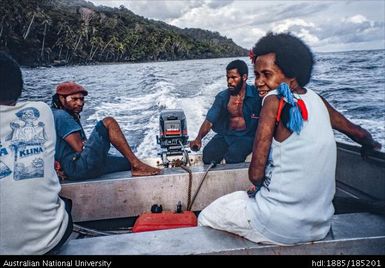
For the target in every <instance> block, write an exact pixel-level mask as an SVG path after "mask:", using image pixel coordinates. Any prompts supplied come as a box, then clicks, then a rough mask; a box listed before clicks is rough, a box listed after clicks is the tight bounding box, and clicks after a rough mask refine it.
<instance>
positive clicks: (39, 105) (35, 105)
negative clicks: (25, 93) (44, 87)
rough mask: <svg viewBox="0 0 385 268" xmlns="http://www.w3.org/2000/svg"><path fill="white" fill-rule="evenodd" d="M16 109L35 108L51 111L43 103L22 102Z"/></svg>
mask: <svg viewBox="0 0 385 268" xmlns="http://www.w3.org/2000/svg"><path fill="white" fill-rule="evenodd" d="M16 107H18V108H20V109H23V108H27V107H33V108H36V109H39V110H49V106H48V105H47V104H46V103H45V102H42V101H21V102H18V103H17V104H16Z"/></svg>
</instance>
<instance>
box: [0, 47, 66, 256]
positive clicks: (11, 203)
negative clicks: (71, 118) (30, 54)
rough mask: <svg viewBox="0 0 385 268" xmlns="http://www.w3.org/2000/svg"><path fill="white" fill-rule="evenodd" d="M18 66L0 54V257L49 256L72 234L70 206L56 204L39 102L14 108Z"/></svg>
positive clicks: (49, 125)
mask: <svg viewBox="0 0 385 268" xmlns="http://www.w3.org/2000/svg"><path fill="white" fill-rule="evenodd" d="M22 89H23V79H22V73H21V70H20V68H19V66H18V64H17V63H16V62H15V61H14V60H13V59H12V58H11V57H9V56H8V55H7V54H5V53H3V52H0V124H1V128H0V255H15V254H17V255H25V254H28V255H36V254H39V255H40V254H46V253H49V254H51V253H54V251H55V250H56V249H58V248H59V247H60V246H61V245H62V244H64V242H65V241H66V240H67V238H68V237H69V236H70V234H71V232H72V219H71V215H70V203H68V204H66V203H65V202H64V201H63V200H62V199H61V198H59V192H60V189H61V186H60V183H59V179H58V177H57V175H56V172H55V170H54V154H55V143H56V133H55V126H54V120H53V115H52V112H51V109H50V108H49V107H48V105H47V104H45V103H43V102H17V100H18V98H19V97H20V95H21V91H22Z"/></svg>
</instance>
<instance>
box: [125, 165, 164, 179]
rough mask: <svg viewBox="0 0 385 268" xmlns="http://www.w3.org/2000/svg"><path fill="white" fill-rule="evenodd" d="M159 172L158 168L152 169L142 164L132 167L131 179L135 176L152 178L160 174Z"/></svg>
mask: <svg viewBox="0 0 385 268" xmlns="http://www.w3.org/2000/svg"><path fill="white" fill-rule="evenodd" d="M160 172H161V170H160V169H159V168H154V167H151V166H149V165H146V164H144V163H140V164H138V165H136V166H133V167H132V169H131V174H132V176H133V177H137V176H153V175H158V174H160Z"/></svg>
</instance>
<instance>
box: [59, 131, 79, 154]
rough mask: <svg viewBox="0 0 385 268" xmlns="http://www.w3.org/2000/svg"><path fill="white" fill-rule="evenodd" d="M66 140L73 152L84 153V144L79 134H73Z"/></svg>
mask: <svg viewBox="0 0 385 268" xmlns="http://www.w3.org/2000/svg"><path fill="white" fill-rule="evenodd" d="M64 140H65V141H66V142H67V143H68V144H69V145H70V146H71V148H72V150H74V151H75V152H77V153H80V152H81V151H83V146H84V143H83V141H82V139H81V137H80V133H79V132H73V133H71V134H69V135H68V136H67V137H65V138H64Z"/></svg>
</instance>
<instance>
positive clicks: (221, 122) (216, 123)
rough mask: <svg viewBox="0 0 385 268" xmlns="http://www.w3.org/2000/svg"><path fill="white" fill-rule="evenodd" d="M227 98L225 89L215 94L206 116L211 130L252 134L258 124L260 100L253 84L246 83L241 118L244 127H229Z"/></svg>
mask: <svg viewBox="0 0 385 268" xmlns="http://www.w3.org/2000/svg"><path fill="white" fill-rule="evenodd" d="M229 100H230V92H229V91H228V90H227V89H225V90H223V91H221V92H219V93H218V94H217V95H216V96H215V101H214V103H213V105H212V106H211V108H210V110H209V111H208V112H207V116H206V119H207V120H208V121H209V122H211V123H212V124H213V127H212V129H213V131H215V132H216V133H218V134H221V135H224V136H251V137H252V136H254V135H255V132H256V130H257V126H258V118H259V113H260V111H261V101H262V100H261V98H260V97H259V95H258V92H257V89H256V88H255V86H251V85H246V94H245V99H244V101H243V118H244V119H245V122H246V129H244V130H241V131H237V130H232V129H230V128H229V119H230V114H229V112H228V110H227V104H228V103H229Z"/></svg>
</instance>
